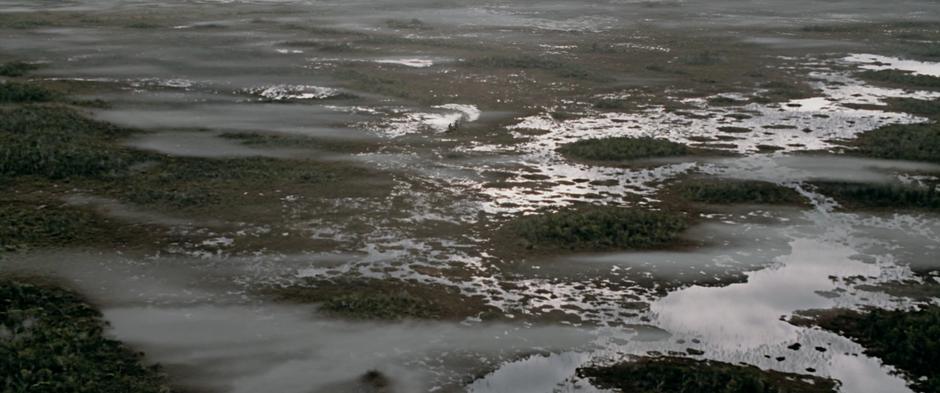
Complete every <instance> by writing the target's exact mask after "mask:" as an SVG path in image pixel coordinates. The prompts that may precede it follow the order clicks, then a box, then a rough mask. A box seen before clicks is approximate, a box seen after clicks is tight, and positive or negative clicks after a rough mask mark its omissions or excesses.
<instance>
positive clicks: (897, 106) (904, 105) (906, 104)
mask: <svg viewBox="0 0 940 393" xmlns="http://www.w3.org/2000/svg"><path fill="white" fill-rule="evenodd" d="M885 101H886V102H887V103H888V107H890V108H891V109H892V110H894V111H898V112H904V113H910V114H912V115H918V116H926V117H931V118H936V117H938V116H940V100H918V99H915V98H900V97H892V98H887V99H885Z"/></svg>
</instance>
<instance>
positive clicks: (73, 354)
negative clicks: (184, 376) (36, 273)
mask: <svg viewBox="0 0 940 393" xmlns="http://www.w3.org/2000/svg"><path fill="white" fill-rule="evenodd" d="M106 327H107V325H106V323H105V322H104V321H103V320H102V319H101V313H100V312H98V310H96V309H95V308H94V307H92V306H91V305H89V304H88V303H87V302H86V301H85V300H84V299H82V298H80V297H79V296H78V295H76V294H75V293H72V292H70V291H66V290H63V289H60V288H56V287H53V286H49V285H34V284H29V283H24V282H18V281H10V280H2V281H0V359H2V361H0V375H3V378H2V379H0V385H2V387H3V388H2V390H3V391H4V392H11V393H14V392H24V393H25V392H76V393H85V392H87V393H123V392H137V393H149V392H153V393H167V392H169V391H171V389H170V387H169V385H168V383H167V380H166V378H165V377H164V375H163V374H162V373H161V372H160V369H159V368H158V367H155V366H154V367H150V366H145V365H143V359H142V355H141V354H140V353H138V352H135V351H133V350H131V349H130V348H128V347H126V346H125V345H123V344H122V343H120V342H118V341H115V340H112V339H110V338H107V337H106V336H105V329H106Z"/></svg>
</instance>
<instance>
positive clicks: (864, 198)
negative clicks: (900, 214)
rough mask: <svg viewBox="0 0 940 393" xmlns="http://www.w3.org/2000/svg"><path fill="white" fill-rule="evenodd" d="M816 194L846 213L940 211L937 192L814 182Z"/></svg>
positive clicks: (895, 186)
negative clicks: (837, 204)
mask: <svg viewBox="0 0 940 393" xmlns="http://www.w3.org/2000/svg"><path fill="white" fill-rule="evenodd" d="M813 185H814V186H816V188H817V190H818V191H819V192H820V193H822V194H824V195H826V196H829V197H831V198H833V199H835V200H836V202H839V204H840V205H842V206H843V207H846V208H849V209H866V208H867V209H921V210H940V191H937V190H936V189H935V188H932V187H921V186H913V185H910V186H909V185H900V184H871V183H848V182H814V183H813Z"/></svg>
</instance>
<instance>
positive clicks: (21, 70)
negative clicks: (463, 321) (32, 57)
mask: <svg viewBox="0 0 940 393" xmlns="http://www.w3.org/2000/svg"><path fill="white" fill-rule="evenodd" d="M37 69H39V66H38V65H36V64H32V63H26V62H22V61H11V62H9V63H3V64H0V76H7V77H18V76H23V75H26V74H28V73H29V72H30V71H35V70H37Z"/></svg>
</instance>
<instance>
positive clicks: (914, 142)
mask: <svg viewBox="0 0 940 393" xmlns="http://www.w3.org/2000/svg"><path fill="white" fill-rule="evenodd" d="M851 146H853V147H855V149H853V150H851V151H849V154H855V155H861V156H865V157H873V158H883V159H890V160H910V161H926V162H936V163H940V124H938V123H930V124H899V125H891V126H886V127H881V128H879V129H877V130H873V131H869V132H866V133H863V134H861V135H859V136H858V138H857V139H856V140H855V141H853V143H852V144H851Z"/></svg>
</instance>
